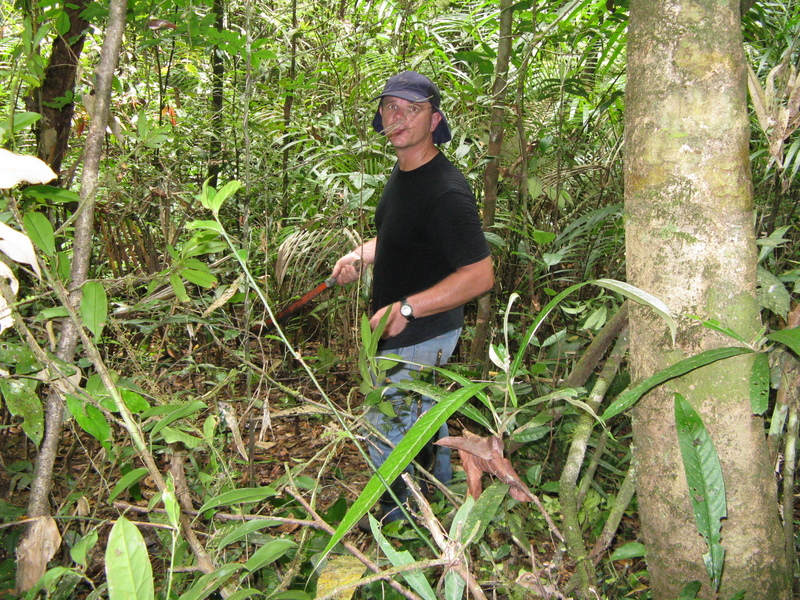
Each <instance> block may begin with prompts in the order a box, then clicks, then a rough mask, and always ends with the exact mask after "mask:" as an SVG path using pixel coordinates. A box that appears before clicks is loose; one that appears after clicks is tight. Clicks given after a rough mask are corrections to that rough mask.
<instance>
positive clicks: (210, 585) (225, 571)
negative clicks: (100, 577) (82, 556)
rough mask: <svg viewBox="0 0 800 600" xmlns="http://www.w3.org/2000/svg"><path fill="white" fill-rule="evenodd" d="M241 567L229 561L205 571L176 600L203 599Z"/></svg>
mask: <svg viewBox="0 0 800 600" xmlns="http://www.w3.org/2000/svg"><path fill="white" fill-rule="evenodd" d="M241 568H242V565H241V564H239V563H230V564H227V565H223V566H221V567H220V568H219V569H217V570H216V571H213V572H212V573H206V574H205V575H203V576H202V577H200V579H198V580H197V581H195V582H194V585H193V586H192V587H191V588H189V589H188V590H186V591H185V592H184V593H183V594H181V595H180V598H179V599H178V600H203V599H204V598H207V597H208V596H210V595H211V594H213V593H214V592H216V591H217V589H218V588H219V586H221V585H222V584H223V583H225V582H226V581H227V580H228V579H229V578H230V577H231V575H233V574H234V573H236V572H237V571H239V570H240V569H241ZM110 600H113V599H110Z"/></svg>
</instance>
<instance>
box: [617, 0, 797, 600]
mask: <svg viewBox="0 0 800 600" xmlns="http://www.w3.org/2000/svg"><path fill="white" fill-rule="evenodd" d="M744 61H745V58H744V52H743V45H742V38H741V23H740V14H739V1H738V0H723V1H718V0H631V17H630V34H629V45H628V88H627V100H626V115H625V116H626V140H625V149H626V159H625V202H626V212H627V221H626V223H627V232H626V236H627V265H628V280H629V281H630V283H632V284H634V285H636V286H638V287H641V288H643V289H645V290H647V291H649V292H651V293H653V294H655V295H656V296H658V297H660V298H661V299H662V300H664V301H665V302H666V303H667V304H668V305H669V306H670V307H671V308H672V310H673V311H674V312H675V313H676V314H678V315H698V316H700V317H701V318H703V319H711V318H713V319H717V320H719V321H720V322H721V324H722V325H723V326H725V327H730V328H731V329H733V330H735V331H737V332H739V333H740V334H741V335H743V336H744V337H745V338H746V339H752V338H755V337H756V336H757V335H758V331H759V328H760V318H759V307H758V304H757V302H756V296H755V285H756V283H755V282H756V246H755V239H754V233H753V207H752V191H751V180H750V164H749V155H748V141H749V122H748V116H747V104H746V90H747V87H746V79H745V77H746V75H745V62H744ZM730 344H731V340H730V339H727V338H725V337H723V336H721V335H719V334H715V333H714V332H712V331H710V330H708V329H704V328H703V327H702V326H700V325H698V324H697V323H696V322H695V321H692V320H690V319H688V318H681V320H680V324H679V333H678V338H677V343H676V344H675V345H674V346H673V344H672V341H671V340H670V339H669V336H668V334H667V332H666V329H665V327H664V325H663V324H662V323H661V322H659V321H658V319H657V318H656V317H655V316H653V314H652V313H651V312H649V311H648V310H647V309H645V308H642V307H638V308H635V309H632V310H631V358H632V370H633V376H634V379H635V380H636V381H639V380H641V379H643V378H644V377H646V376H648V375H651V374H652V373H654V372H655V371H658V370H659V369H662V368H664V367H666V366H668V365H670V364H672V363H674V362H676V361H677V360H679V359H681V358H684V357H686V356H690V355H693V354H696V353H698V352H700V351H703V350H707V349H710V348H714V347H720V346H725V345H730ZM751 360H752V359H751V358H736V359H730V360H727V361H724V362H722V363H716V364H715V365H712V366H711V367H707V368H705V369H701V370H698V371H695V372H694V373H692V374H691V375H690V376H686V377H683V378H680V379H678V380H673V381H670V382H669V383H668V384H665V385H664V386H662V387H661V388H659V389H657V390H655V391H654V392H652V393H650V394H648V395H647V396H646V397H645V398H644V399H642V400H641V401H640V402H639V404H638V405H637V406H636V408H635V410H634V413H633V426H634V458H635V461H636V473H637V477H638V482H637V492H638V501H639V510H640V515H641V521H642V535H643V538H644V542H645V545H646V547H647V562H648V566H649V571H650V577H651V586H652V589H653V594H654V598H656V599H662V598H664V599H666V598H670V599H674V598H676V597H677V596H678V592H679V590H680V588H681V587H682V586H683V585H684V584H686V583H688V582H690V581H692V580H699V581H701V582H702V583H703V591H702V592H701V597H703V598H710V597H712V596H713V593H712V592H711V591H710V583H709V580H708V577H707V575H706V570H705V567H704V564H703V559H702V555H703V554H705V553H706V552H707V547H706V545H705V543H704V541H703V539H702V538H701V537H700V535H699V534H698V533H697V528H696V525H695V520H694V515H693V512H692V507H691V505H690V500H689V497H688V492H687V487H686V479H685V475H684V472H683V465H682V461H681V456H680V452H679V449H678V445H677V438H676V432H675V422H674V409H673V406H674V404H673V402H674V395H675V393H676V392H679V393H681V394H682V395H683V396H684V397H686V398H687V400H689V402H691V404H692V405H693V406H694V408H695V409H696V410H697V411H698V412H699V414H700V415H701V417H702V418H703V421H704V423H705V424H706V427H707V428H708V430H709V432H710V434H711V437H712V439H713V441H714V443H715V446H716V449H717V452H718V454H719V457H720V462H721V465H722V470H723V476H724V479H725V486H726V494H727V505H728V517H727V519H724V520H723V521H722V545H723V546H724V547H725V550H726V555H725V568H724V574H723V579H722V587H721V593H720V597H722V598H729V597H730V596H731V595H732V594H733V593H735V592H738V591H740V590H744V591H746V592H747V597H748V598H770V599H774V600H779V599H784V598H785V599H788V598H790V597H791V591H790V589H791V587H790V583H791V570H790V569H791V567H790V561H789V559H788V557H787V555H786V552H785V550H784V547H783V543H782V536H781V523H780V519H779V515H778V511H777V506H778V501H777V490H776V483H775V480H774V477H773V470H772V466H773V465H772V464H770V462H769V458H768V453H767V447H766V444H765V436H764V429H763V423H762V421H761V419H760V418H756V417H754V416H753V415H752V414H751V410H750V404H749V372H750V365H751Z"/></svg>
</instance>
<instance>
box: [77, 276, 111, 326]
mask: <svg viewBox="0 0 800 600" xmlns="http://www.w3.org/2000/svg"><path fill="white" fill-rule="evenodd" d="M81 290H82V292H83V297H82V298H81V319H82V320H83V324H84V325H86V328H87V329H88V330H89V331H91V332H92V335H94V337H95V338H99V337H100V334H101V333H102V331H103V326H104V325H105V324H106V321H107V319H108V297H107V296H106V290H105V288H104V287H103V284H102V283H100V282H99V281H87V282H86V283H85V284H84V285H83V287H82V288H81Z"/></svg>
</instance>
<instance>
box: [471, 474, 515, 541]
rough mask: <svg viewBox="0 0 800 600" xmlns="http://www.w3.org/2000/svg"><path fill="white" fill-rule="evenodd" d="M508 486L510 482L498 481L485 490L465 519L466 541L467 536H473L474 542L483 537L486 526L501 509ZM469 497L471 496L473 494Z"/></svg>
mask: <svg viewBox="0 0 800 600" xmlns="http://www.w3.org/2000/svg"><path fill="white" fill-rule="evenodd" d="M508 487H509V486H508V484H505V483H502V482H500V481H497V482H495V483H493V484H492V485H490V486H489V487H488V488H486V489H485V490H483V493H481V495H480V497H479V498H478V499H477V500H476V501H475V505H474V506H473V507H472V510H471V511H470V512H469V515H468V516H467V518H466V520H465V521H464V529H463V535H464V539H463V541H466V537H467V536H472V541H473V542H474V541H477V540H480V539H483V534H484V532H485V531H486V528H487V527H488V526H489V523H491V522H492V519H494V517H495V515H497V511H498V510H500V507H501V506H502V504H503V500H504V499H505V497H506V494H508ZM468 497H470V498H471V496H468Z"/></svg>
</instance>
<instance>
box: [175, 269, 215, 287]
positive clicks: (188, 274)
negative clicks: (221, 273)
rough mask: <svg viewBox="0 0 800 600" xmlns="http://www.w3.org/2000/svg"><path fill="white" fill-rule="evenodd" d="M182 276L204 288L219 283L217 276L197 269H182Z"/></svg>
mask: <svg viewBox="0 0 800 600" xmlns="http://www.w3.org/2000/svg"><path fill="white" fill-rule="evenodd" d="M181 277H184V278H185V279H186V280H187V281H189V282H190V283H193V284H195V285H199V286H200V287H203V288H210V287H213V286H214V285H215V284H216V283H217V278H216V277H214V276H213V275H212V274H211V273H206V272H203V271H198V270H196V269H186V268H183V269H181Z"/></svg>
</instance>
